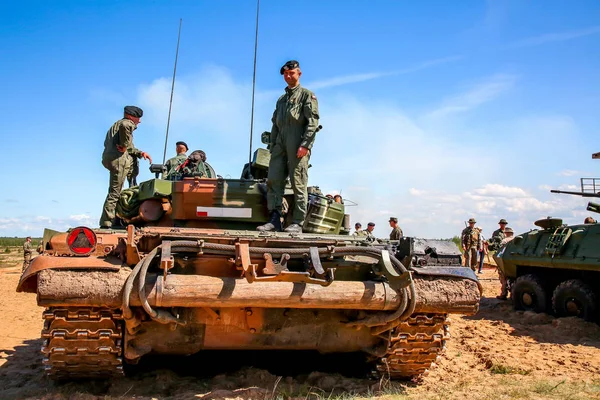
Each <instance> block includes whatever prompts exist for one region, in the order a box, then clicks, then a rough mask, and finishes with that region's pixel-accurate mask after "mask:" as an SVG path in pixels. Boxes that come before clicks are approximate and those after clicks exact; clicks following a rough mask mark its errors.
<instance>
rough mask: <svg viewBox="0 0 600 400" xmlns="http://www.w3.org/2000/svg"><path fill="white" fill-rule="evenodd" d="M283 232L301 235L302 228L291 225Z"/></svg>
mask: <svg viewBox="0 0 600 400" xmlns="http://www.w3.org/2000/svg"><path fill="white" fill-rule="evenodd" d="M283 231H284V232H287V233H302V227H301V226H300V225H298V224H291V225H289V226H288V227H287V228H285V229H284V230H283Z"/></svg>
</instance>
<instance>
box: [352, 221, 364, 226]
mask: <svg viewBox="0 0 600 400" xmlns="http://www.w3.org/2000/svg"><path fill="white" fill-rule="evenodd" d="M354 226H362V225H361V223H360V222H357V223H355V224H354Z"/></svg>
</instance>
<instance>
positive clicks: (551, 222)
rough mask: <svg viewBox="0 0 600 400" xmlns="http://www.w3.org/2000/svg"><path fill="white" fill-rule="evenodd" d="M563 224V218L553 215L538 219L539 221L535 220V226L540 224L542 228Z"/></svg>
mask: <svg viewBox="0 0 600 400" xmlns="http://www.w3.org/2000/svg"><path fill="white" fill-rule="evenodd" d="M562 224H563V220H562V219H561V218H552V217H547V218H543V219H538V220H537V221H535V222H534V225H535V226H539V227H540V228H542V229H551V228H558V227H559V226H561V225H562Z"/></svg>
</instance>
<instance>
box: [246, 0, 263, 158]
mask: <svg viewBox="0 0 600 400" xmlns="http://www.w3.org/2000/svg"><path fill="white" fill-rule="evenodd" d="M259 11H260V0H256V34H255V36H254V71H253V72H252V112H251V114H250V151H249V152H248V166H250V165H251V164H252V133H254V91H255V88H256V53H257V51H258V14H259Z"/></svg>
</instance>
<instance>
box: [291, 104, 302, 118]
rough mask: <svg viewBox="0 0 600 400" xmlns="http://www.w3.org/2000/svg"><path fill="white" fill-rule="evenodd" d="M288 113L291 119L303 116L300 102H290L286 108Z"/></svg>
mask: <svg viewBox="0 0 600 400" xmlns="http://www.w3.org/2000/svg"><path fill="white" fill-rule="evenodd" d="M288 115H289V118H290V119H291V120H292V121H299V120H300V119H301V118H302V117H303V115H302V104H298V103H294V104H291V105H290V106H289V108H288Z"/></svg>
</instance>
